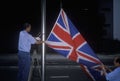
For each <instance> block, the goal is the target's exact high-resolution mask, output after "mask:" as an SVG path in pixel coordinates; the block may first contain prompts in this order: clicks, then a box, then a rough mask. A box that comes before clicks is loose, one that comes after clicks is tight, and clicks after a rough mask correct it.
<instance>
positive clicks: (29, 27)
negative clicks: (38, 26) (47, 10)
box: [24, 23, 31, 32]
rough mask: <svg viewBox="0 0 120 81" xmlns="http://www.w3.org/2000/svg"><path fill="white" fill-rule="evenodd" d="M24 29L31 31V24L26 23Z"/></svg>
mask: <svg viewBox="0 0 120 81" xmlns="http://www.w3.org/2000/svg"><path fill="white" fill-rule="evenodd" d="M24 30H26V31H27V32H30V31H31V24H29V23H25V24H24Z"/></svg>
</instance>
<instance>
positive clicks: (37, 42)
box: [35, 40, 44, 44]
mask: <svg viewBox="0 0 120 81" xmlns="http://www.w3.org/2000/svg"><path fill="white" fill-rule="evenodd" d="M42 43H44V42H43V41H41V40H39V41H38V40H36V43H35V44H42Z"/></svg>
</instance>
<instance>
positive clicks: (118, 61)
mask: <svg viewBox="0 0 120 81" xmlns="http://www.w3.org/2000/svg"><path fill="white" fill-rule="evenodd" d="M114 65H115V66H117V67H118V66H120V57H115V58H114Z"/></svg>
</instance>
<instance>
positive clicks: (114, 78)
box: [106, 67, 120, 81]
mask: <svg viewBox="0 0 120 81" xmlns="http://www.w3.org/2000/svg"><path fill="white" fill-rule="evenodd" d="M106 79H107V80H108V81H120V67H118V68H116V69H115V70H113V71H112V72H110V73H107V75H106Z"/></svg>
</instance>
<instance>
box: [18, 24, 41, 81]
mask: <svg viewBox="0 0 120 81" xmlns="http://www.w3.org/2000/svg"><path fill="white" fill-rule="evenodd" d="M30 30H31V25H30V24H29V23H25V24H24V30H22V31H20V34H19V43H18V67H19V71H18V81H27V80H28V75H29V70H30V64H31V57H30V50H31V45H32V44H41V43H42V41H40V40H36V39H35V38H34V37H33V36H32V35H30V34H29V32H30Z"/></svg>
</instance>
